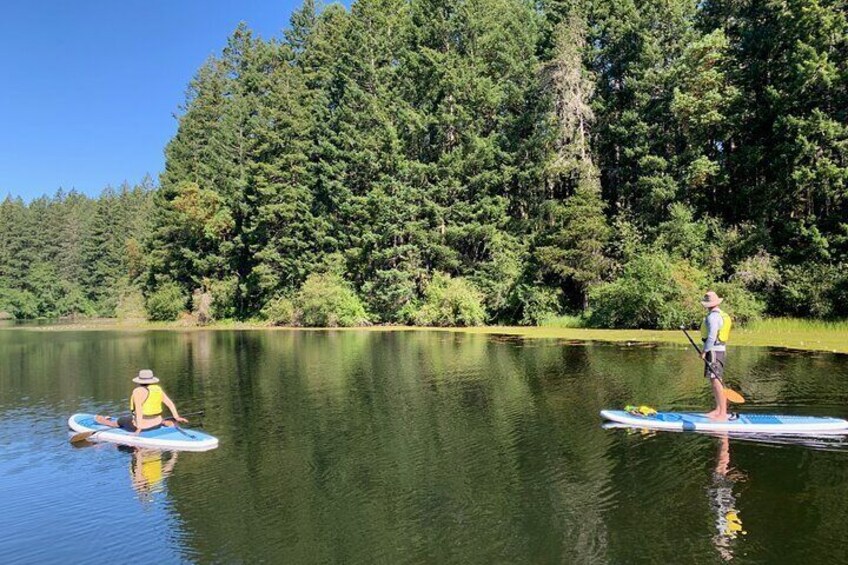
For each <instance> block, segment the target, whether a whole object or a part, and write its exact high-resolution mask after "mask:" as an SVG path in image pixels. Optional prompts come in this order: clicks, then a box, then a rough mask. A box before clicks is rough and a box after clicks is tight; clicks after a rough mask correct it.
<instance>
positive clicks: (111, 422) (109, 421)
mask: <svg viewBox="0 0 848 565" xmlns="http://www.w3.org/2000/svg"><path fill="white" fill-rule="evenodd" d="M94 421H95V422H97V423H98V424H100V425H102V426H109V427H110V428H117V427H118V421H117V420H116V419H115V418H112V417H111V416H101V415H100V414H98V415H96V416H95V417H94Z"/></svg>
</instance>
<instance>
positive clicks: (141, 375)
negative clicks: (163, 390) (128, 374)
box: [133, 369, 159, 385]
mask: <svg viewBox="0 0 848 565" xmlns="http://www.w3.org/2000/svg"><path fill="white" fill-rule="evenodd" d="M133 382H134V383H138V384H140V385H152V384H156V383H158V382H159V379H157V378H156V377H155V376H154V375H153V371H151V370H150V369H142V370H141V371H139V372H138V376H137V377H136V378H134V379H133Z"/></svg>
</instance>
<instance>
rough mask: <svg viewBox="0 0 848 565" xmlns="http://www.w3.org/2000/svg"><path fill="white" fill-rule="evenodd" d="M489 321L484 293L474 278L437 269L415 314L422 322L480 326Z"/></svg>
mask: <svg viewBox="0 0 848 565" xmlns="http://www.w3.org/2000/svg"><path fill="white" fill-rule="evenodd" d="M485 321H486V311H485V309H484V308H483V296H482V295H481V294H480V292H479V291H478V290H477V289H476V288H475V287H474V285H473V284H471V282H469V281H467V280H465V279H463V278H451V277H450V276H448V275H445V274H441V273H435V274H434V275H433V279H432V280H431V281H430V284H429V285H427V289H426V290H425V291H424V305H423V306H422V307H421V309H420V310H419V311H418V314H417V315H416V316H415V322H416V323H417V324H419V325H422V326H479V325H482V324H483V323H485Z"/></svg>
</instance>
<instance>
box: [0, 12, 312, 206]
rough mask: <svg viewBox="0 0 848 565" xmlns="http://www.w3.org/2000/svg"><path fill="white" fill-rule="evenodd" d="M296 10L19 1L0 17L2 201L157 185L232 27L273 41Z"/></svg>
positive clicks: (0, 175)
mask: <svg viewBox="0 0 848 565" xmlns="http://www.w3.org/2000/svg"><path fill="white" fill-rule="evenodd" d="M299 5H300V0H275V1H272V0H243V1H237V2H236V1H225V0H109V1H104V0H81V1H77V2H68V1H63V2H58V1H37V0H32V1H19V2H8V3H4V5H3V6H2V7H0V198H3V197H5V196H6V195H7V194H11V195H13V196H22V197H23V198H24V199H26V200H30V199H32V198H34V197H37V196H40V195H42V194H53V193H54V192H55V191H56V190H57V189H58V188H60V187H61V188H64V189H65V190H70V189H76V190H78V191H80V192H85V193H86V194H90V195H96V194H98V193H99V192H100V191H101V190H102V189H103V188H104V187H106V186H107V185H112V186H118V185H120V184H121V183H122V182H123V181H125V180H126V181H129V182H130V183H136V182H138V181H140V180H141V179H142V178H143V177H144V175H145V174H146V173H150V174H151V175H152V176H153V177H154V178H156V177H157V176H158V174H159V172H160V171H161V170H162V168H163V166H164V156H163V149H164V147H165V144H166V143H167V142H168V140H169V139H170V138H171V136H173V134H174V132H175V131H176V126H177V122H176V120H175V119H174V117H173V116H174V113H175V112H177V111H178V110H179V106H180V105H181V104H182V103H183V101H184V98H185V89H186V86H187V85H188V82H189V81H190V80H191V78H192V76H193V75H194V73H195V72H196V70H197V69H198V68H199V67H200V65H201V64H202V63H203V61H204V60H206V59H207V58H208V57H209V56H210V55H213V54H219V53H220V51H221V49H222V48H223V46H224V45H225V43H226V40H227V37H228V36H229V35H230V33H231V32H232V31H233V30H234V29H235V27H236V26H237V25H238V23H239V22H240V21H245V22H247V24H248V26H249V27H250V28H251V29H252V30H253V31H254V32H256V33H257V34H258V35H260V36H262V37H263V38H266V39H267V38H270V37H275V36H279V35H280V34H281V32H282V30H283V29H284V28H285V27H286V26H287V24H288V20H289V16H290V14H291V12H292V11H293V10H294V9H296V8H297V7H298V6H299Z"/></svg>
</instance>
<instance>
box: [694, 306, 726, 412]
mask: <svg viewBox="0 0 848 565" xmlns="http://www.w3.org/2000/svg"><path fill="white" fill-rule="evenodd" d="M723 301H724V299H723V298H719V296H718V294H716V293H715V292H713V291H712V290H710V291H708V292H707V293H706V294H705V295H704V299H703V300H701V305H702V306H703V307H704V308H706V309H707V315H706V317H704V321H703V322H701V339H702V340H703V342H704V348H703V349H702V350H701V359H703V360H704V376H705V377H706V378H708V379H709V380H710V384H711V385H712V388H713V396H714V397H715V402H716V407H715V409H714V410H712V411H711V412H707V416H708V417H710V418H714V419H716V420H726V419H727V397H726V396H725V394H724V385H723V384H722V381H723V380H724V367H725V362H726V356H727V340H728V338H729V337H730V324H731V322H730V316H728V315H727V313H726V312H722V311H721V309H720V308H719V307H718V305H719V304H721V303H722V302H723Z"/></svg>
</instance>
